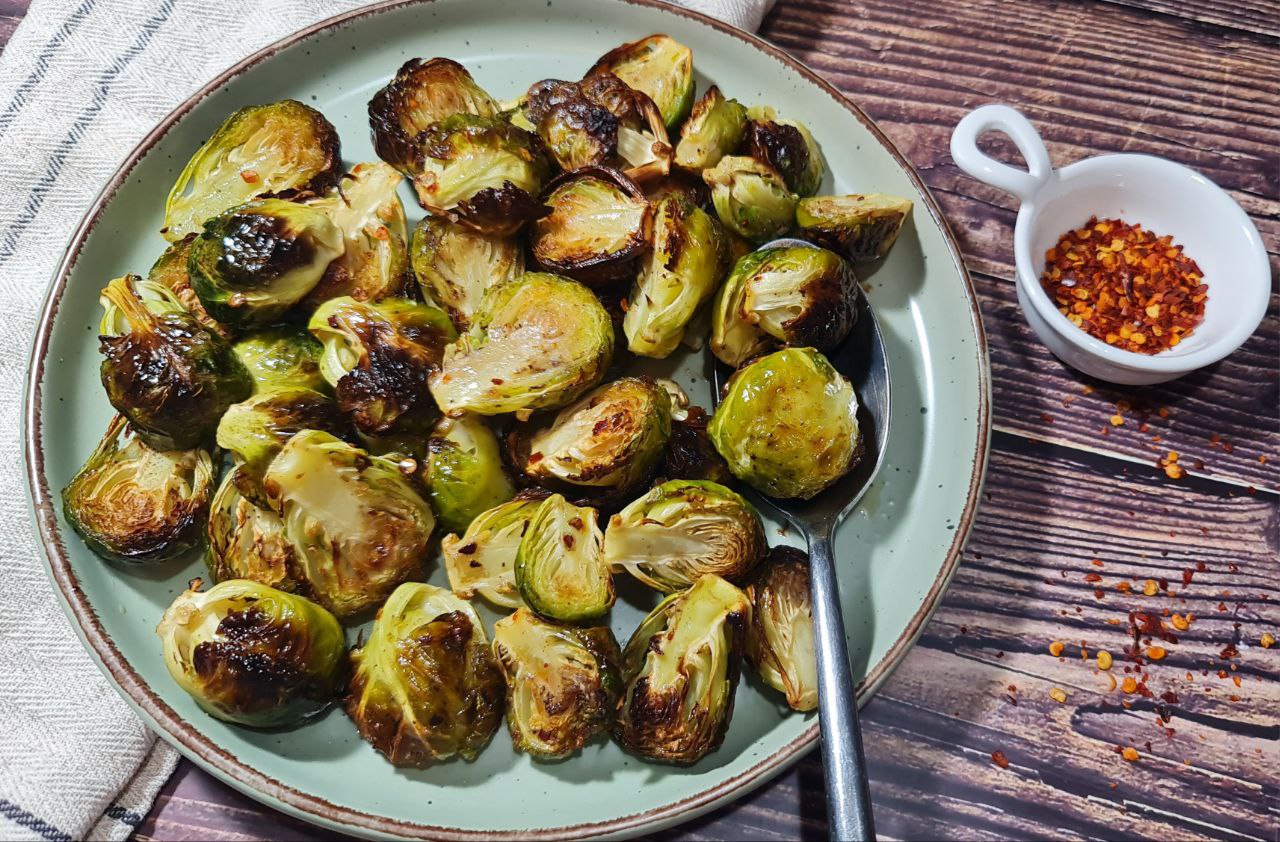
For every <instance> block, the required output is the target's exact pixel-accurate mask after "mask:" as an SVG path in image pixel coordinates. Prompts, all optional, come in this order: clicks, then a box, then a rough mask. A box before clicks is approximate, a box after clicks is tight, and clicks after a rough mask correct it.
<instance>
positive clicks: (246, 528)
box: [206, 467, 306, 593]
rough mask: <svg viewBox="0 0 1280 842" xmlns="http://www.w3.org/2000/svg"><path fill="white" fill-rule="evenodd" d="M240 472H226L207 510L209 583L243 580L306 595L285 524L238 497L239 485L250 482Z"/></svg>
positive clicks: (234, 470)
mask: <svg viewBox="0 0 1280 842" xmlns="http://www.w3.org/2000/svg"><path fill="white" fill-rule="evenodd" d="M243 470H244V469H243V468H239V467H236V468H232V469H231V470H230V471H228V472H227V473H226V475H225V476H224V477H223V478H222V484H221V485H220V486H218V493H217V494H215V495H213V504H212V505H211V506H210V507H209V523H208V527H207V529H206V537H207V538H208V557H207V561H208V563H209V572H210V573H211V574H212V575H213V580H214V581H215V582H225V581H227V580H228V579H248V580H250V581H253V582H257V583H258V584H260V585H266V586H268V587H271V588H278V589H279V590H282V591H288V592H290V593H296V592H300V591H305V589H306V588H305V583H303V582H301V581H299V579H300V578H301V577H299V576H297V575H296V570H297V562H296V561H295V560H294V553H293V544H291V543H289V537H288V536H287V535H285V533H284V521H282V520H280V516H279V515H277V514H276V513H275V512H273V511H272V510H271V509H264V508H262V507H261V506H258V505H256V504H255V503H253V502H252V501H251V500H249V498H247V497H245V496H244V495H243V494H241V493H240V489H239V488H238V486H240V485H242V484H244V483H245V482H250V480H249V478H248V477H247V476H242V475H241V474H242V472H243Z"/></svg>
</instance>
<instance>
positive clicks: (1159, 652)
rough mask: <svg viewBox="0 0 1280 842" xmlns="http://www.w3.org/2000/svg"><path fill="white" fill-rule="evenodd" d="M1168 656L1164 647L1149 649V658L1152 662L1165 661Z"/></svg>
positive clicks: (1150, 647)
mask: <svg viewBox="0 0 1280 842" xmlns="http://www.w3.org/2000/svg"><path fill="white" fill-rule="evenodd" d="M1167 654H1168V652H1166V651H1165V648H1164V647H1163V646H1148V647H1147V658H1148V659H1150V660H1152V661H1162V660H1164V656H1165V655H1167Z"/></svg>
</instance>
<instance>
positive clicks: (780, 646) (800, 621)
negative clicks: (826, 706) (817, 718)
mask: <svg viewBox="0 0 1280 842" xmlns="http://www.w3.org/2000/svg"><path fill="white" fill-rule="evenodd" d="M747 596H748V597H750V599H751V624H750V625H749V626H747V659H748V660H749V661H751V663H752V664H754V665H755V668H756V672H758V673H759V674H760V680H762V681H763V682H764V683H765V684H768V685H769V686H770V687H772V688H773V689H775V690H777V691H778V692H779V693H784V694H785V695H786V697H787V704H788V705H790V706H791V708H792V709H793V710H798V711H810V710H813V709H814V708H816V707H817V706H818V656H817V652H816V650H815V648H814V643H813V604H812V602H811V597H810V591H809V557H808V556H807V555H805V553H803V552H801V551H800V550H797V549H795V548H793V547H774V548H773V549H772V550H771V551H770V552H769V558H768V559H767V560H766V562H765V564H764V565H763V566H762V567H761V568H760V570H759V572H758V574H757V575H756V576H755V577H754V579H753V581H752V582H751V584H749V585H748V586H747Z"/></svg>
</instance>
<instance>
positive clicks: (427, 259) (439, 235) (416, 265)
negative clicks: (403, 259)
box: [412, 216, 524, 330]
mask: <svg viewBox="0 0 1280 842" xmlns="http://www.w3.org/2000/svg"><path fill="white" fill-rule="evenodd" d="M412 259H413V274H414V275H415V276H416V277H417V279H418V286H420V287H421V288H422V294H423V295H424V296H426V298H427V300H428V301H434V302H436V303H437V304H438V305H440V306H441V307H443V308H444V309H445V311H446V312H448V314H449V318H451V319H452V320H453V324H454V325H455V326H456V327H457V328H458V330H466V329H467V328H468V327H470V326H471V319H472V317H473V316H475V314H476V310H478V309H479V308H480V302H481V301H482V300H483V299H484V294H485V292H487V291H488V290H489V288H490V287H495V286H497V285H499V284H503V283H506V282H507V281H514V280H515V279H516V278H518V277H520V275H522V274H524V250H523V249H522V248H521V246H520V243H519V241H517V240H516V239H515V238H513V237H499V236H494V235H491V234H481V233H480V232H479V231H473V230H472V229H470V228H468V227H466V226H465V225H459V224H458V223H456V222H450V221H449V220H447V219H444V218H442V217H436V216H427V217H423V219H422V221H421V222H419V223H418V227H417V228H415V229H414V230H413V246H412Z"/></svg>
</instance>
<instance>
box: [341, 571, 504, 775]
mask: <svg viewBox="0 0 1280 842" xmlns="http://www.w3.org/2000/svg"><path fill="white" fill-rule="evenodd" d="M351 664H352V667H353V669H352V675H351V683H350V686H349V688H348V692H347V699H346V707H347V714H348V715H349V716H350V717H351V719H352V721H353V722H355V724H356V728H357V729H358V730H359V731H360V736H362V737H364V738H365V739H366V740H368V741H369V743H370V744H371V745H372V746H373V747H374V748H376V749H377V750H378V751H379V752H381V753H382V754H383V755H384V756H385V757H386V758H387V759H388V760H390V761H391V763H392V764H393V765H395V766H402V767H403V766H409V767H417V768H423V767H426V766H430V765H432V764H434V763H441V762H443V761H446V760H451V759H452V758H454V757H462V758H463V759H465V760H474V759H475V757H476V755H478V754H479V753H480V750H481V749H483V748H484V747H485V745H486V744H487V743H488V742H489V739H490V738H491V737H492V736H493V732H494V731H496V730H497V729H498V725H499V724H501V722H502V696H503V687H502V671H501V670H500V669H499V668H498V665H497V663H496V662H495V661H494V658H493V653H492V652H491V651H490V649H489V641H488V639H487V638H486V637H485V633H484V626H483V625H481V623H480V617H479V616H477V614H476V612H475V609H474V608H472V607H471V605H470V604H469V603H468V602H467V601H466V600H462V599H459V598H458V597H456V596H454V595H453V594H451V593H449V592H448V591H447V590H445V589H444V588H437V587H434V586H432V585H426V584H423V583H421V582H406V583H405V584H403V585H401V586H400V587H398V588H396V591H395V593H393V594H392V595H391V598H390V599H388V600H387V604H386V605H384V606H382V610H381V611H379V612H378V619H377V620H375V621H374V623H373V628H372V629H371V630H370V632H369V640H368V641H367V642H366V643H365V644H364V646H362V647H360V648H358V649H353V650H352V652H351Z"/></svg>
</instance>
